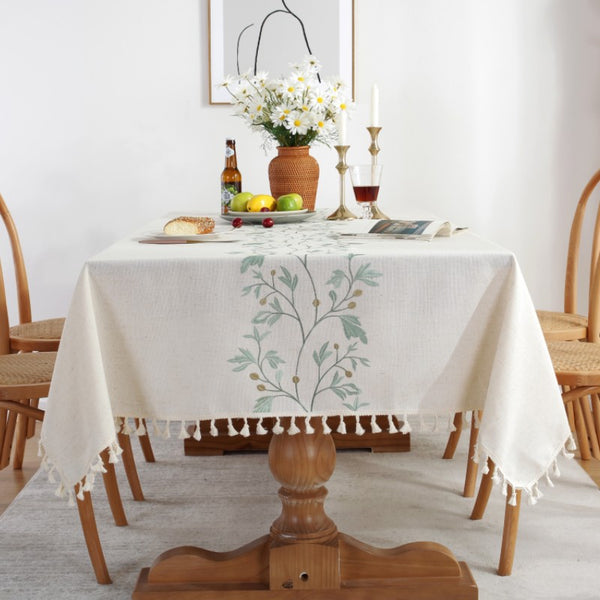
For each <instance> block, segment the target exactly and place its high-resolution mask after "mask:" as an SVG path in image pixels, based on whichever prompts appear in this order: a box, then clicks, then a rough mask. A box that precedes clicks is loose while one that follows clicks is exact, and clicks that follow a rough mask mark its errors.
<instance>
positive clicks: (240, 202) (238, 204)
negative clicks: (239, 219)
mask: <svg viewBox="0 0 600 600" xmlns="http://www.w3.org/2000/svg"><path fill="white" fill-rule="evenodd" d="M252 197H254V194H253V193H252V192H240V193H239V194H236V195H235V196H234V197H233V198H232V199H231V204H230V205H229V210H232V211H233V212H246V204H248V200H250V199H251V198H252Z"/></svg>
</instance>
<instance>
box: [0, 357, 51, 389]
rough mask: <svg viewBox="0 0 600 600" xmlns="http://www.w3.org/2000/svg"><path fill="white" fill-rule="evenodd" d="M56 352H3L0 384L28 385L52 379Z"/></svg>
mask: <svg viewBox="0 0 600 600" xmlns="http://www.w3.org/2000/svg"><path fill="white" fill-rule="evenodd" d="M55 360H56V352H33V353H25V354H3V355H1V356H0V385H28V384H34V383H44V382H49V381H50V380H51V379H52V371H53V370H54V361H55Z"/></svg>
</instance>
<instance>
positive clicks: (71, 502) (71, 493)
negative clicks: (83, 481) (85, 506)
mask: <svg viewBox="0 0 600 600" xmlns="http://www.w3.org/2000/svg"><path fill="white" fill-rule="evenodd" d="M67 505H68V506H75V498H73V490H69V500H68V502H67Z"/></svg>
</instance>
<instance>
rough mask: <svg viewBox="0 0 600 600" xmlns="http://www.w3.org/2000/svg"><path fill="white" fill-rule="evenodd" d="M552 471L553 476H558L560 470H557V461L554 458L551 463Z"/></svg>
mask: <svg viewBox="0 0 600 600" xmlns="http://www.w3.org/2000/svg"><path fill="white" fill-rule="evenodd" d="M552 473H553V475H554V477H560V471H559V470H558V461H557V460H555V461H554V462H553V463H552Z"/></svg>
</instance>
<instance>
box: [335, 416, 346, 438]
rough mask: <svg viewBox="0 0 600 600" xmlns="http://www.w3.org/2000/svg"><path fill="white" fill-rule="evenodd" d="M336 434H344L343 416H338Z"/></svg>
mask: <svg viewBox="0 0 600 600" xmlns="http://www.w3.org/2000/svg"><path fill="white" fill-rule="evenodd" d="M336 431H337V433H341V434H342V435H345V434H346V423H344V416H343V415H340V424H339V425H338V428H337V429H336Z"/></svg>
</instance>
